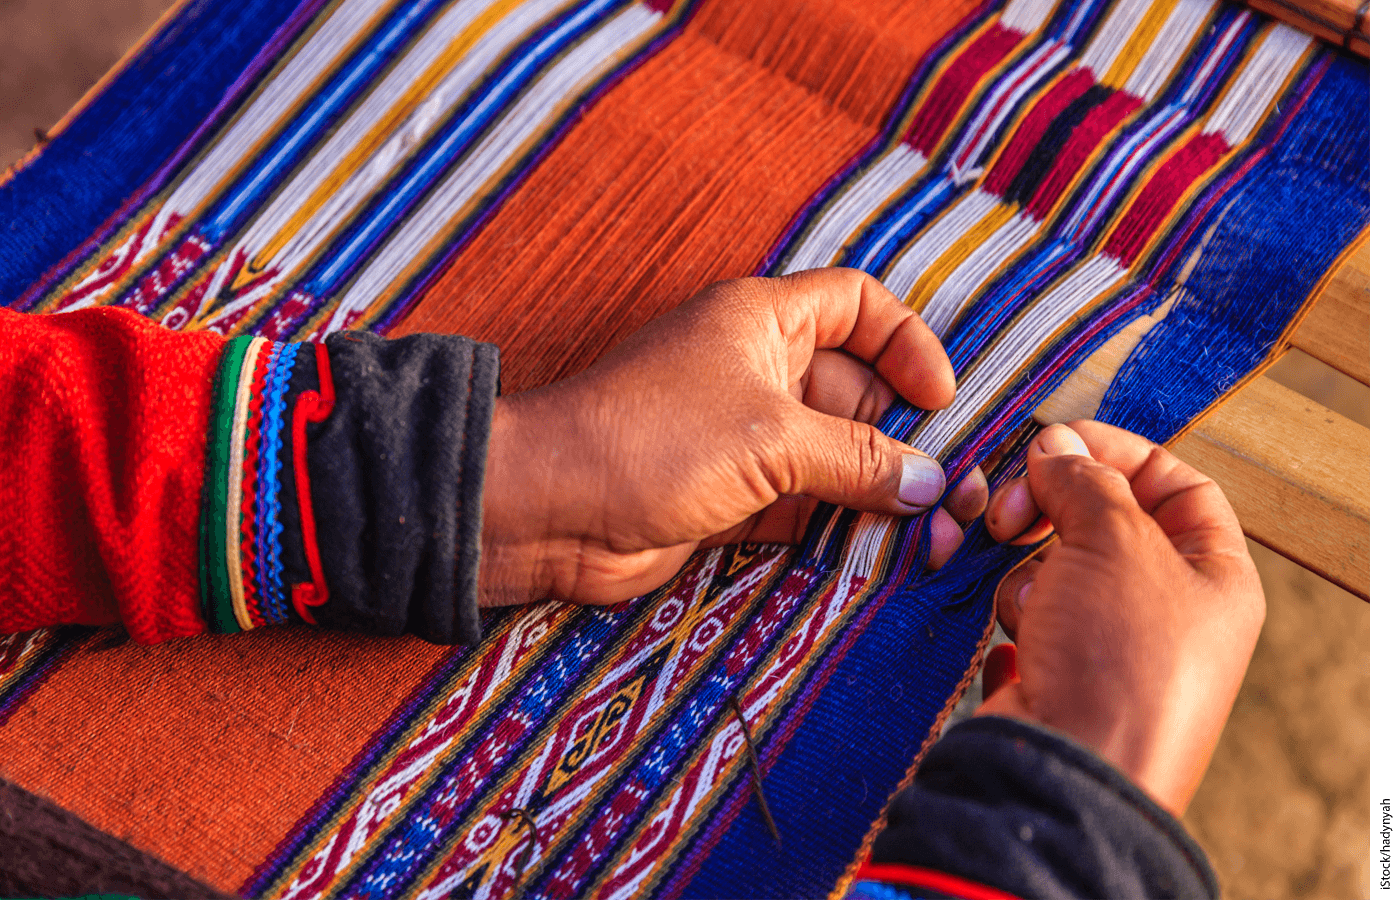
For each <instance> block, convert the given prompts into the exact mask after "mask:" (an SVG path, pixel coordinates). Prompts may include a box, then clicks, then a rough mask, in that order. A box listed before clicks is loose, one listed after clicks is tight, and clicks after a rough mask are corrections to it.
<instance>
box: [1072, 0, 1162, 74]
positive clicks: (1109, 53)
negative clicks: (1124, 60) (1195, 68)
mask: <svg viewBox="0 0 1400 900" xmlns="http://www.w3.org/2000/svg"><path fill="white" fill-rule="evenodd" d="M1151 5H1152V0H1120V2H1119V3H1118V5H1117V6H1115V7H1113V12H1111V13H1109V14H1108V18H1107V19H1105V20H1104V22H1103V24H1102V25H1100V26H1099V30H1098V32H1097V33H1096V34H1095V35H1094V38H1093V40H1091V41H1090V42H1089V47H1088V48H1087V49H1086V50H1085V51H1084V56H1083V57H1081V58H1080V62H1081V63H1083V64H1084V65H1086V66H1088V67H1089V68H1090V69H1092V70H1093V72H1094V80H1096V81H1103V77H1104V75H1106V74H1107V73H1108V70H1109V69H1110V68H1112V66H1113V61H1114V60H1115V59H1117V58H1118V54H1119V53H1121V52H1122V51H1123V47H1124V46H1125V45H1126V44H1127V43H1128V39H1129V38H1131V37H1132V36H1133V32H1134V31H1136V30H1137V27H1138V25H1139V24H1140V23H1141V22H1142V17H1143V16H1145V15H1146V14H1147V10H1148V8H1149V7H1150V6H1151Z"/></svg>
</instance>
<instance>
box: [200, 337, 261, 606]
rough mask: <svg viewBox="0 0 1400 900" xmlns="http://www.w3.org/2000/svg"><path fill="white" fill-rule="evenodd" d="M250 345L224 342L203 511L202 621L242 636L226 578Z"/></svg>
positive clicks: (216, 382) (212, 412) (237, 340)
mask: <svg viewBox="0 0 1400 900" xmlns="http://www.w3.org/2000/svg"><path fill="white" fill-rule="evenodd" d="M252 343H253V339H252V338H251V337H247V336H243V337H236V338H234V339H233V340H231V341H229V342H228V344H226V345H225V346H224V356H223V359H221V360H220V361H219V371H218V374H217V375H216V376H215V379H214V397H213V403H212V408H211V409H210V411H209V445H208V447H207V450H206V453H205V458H206V461H207V465H206V468H205V471H204V496H203V502H202V503H201V504H200V515H199V585H200V609H201V610H202V612H203V613H204V623H205V625H206V626H208V628H209V630H210V631H212V632H214V633H215V634H238V633H239V632H241V631H242V630H243V629H242V628H241V627H240V626H239V624H238V619H237V618H235V617H234V615H233V591H232V589H231V588H230V586H229V581H228V553H227V543H226V536H227V534H228V512H229V511H228V508H227V507H228V477H229V476H228V466H229V441H231V440H232V439H233V435H232V434H231V432H232V431H233V410H234V406H235V405H236V403H237V400H238V376H239V375H240V374H241V373H242V371H243V357H244V356H246V355H247V353H248V347H249V345H251V344H252ZM235 512H236V511H235Z"/></svg>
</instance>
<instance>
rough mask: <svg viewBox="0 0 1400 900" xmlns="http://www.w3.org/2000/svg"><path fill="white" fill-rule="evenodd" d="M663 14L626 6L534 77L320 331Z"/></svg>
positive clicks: (370, 296) (371, 290)
mask: <svg viewBox="0 0 1400 900" xmlns="http://www.w3.org/2000/svg"><path fill="white" fill-rule="evenodd" d="M663 18H664V16H662V14H661V13H659V12H657V11H655V10H653V9H651V8H649V7H646V6H643V5H640V4H638V5H635V6H629V7H627V8H625V9H624V10H622V11H621V12H619V13H618V14H617V15H616V16H614V17H613V18H612V19H611V20H610V21H608V22H607V23H606V24H604V25H603V26H602V27H600V28H598V29H597V30H595V31H594V32H593V34H592V35H590V36H589V37H588V38H587V39H586V40H584V41H583V42H581V43H580V44H578V45H576V46H575V47H574V48H573V49H572V50H571V51H569V53H568V54H567V55H565V56H562V57H560V58H559V59H558V60H557V61H556V62H555V63H554V65H552V66H551V67H550V68H549V69H548V70H547V71H546V72H544V73H543V74H542V75H540V76H539V78H538V79H537V80H536V81H535V83H534V84H533V85H532V86H531V87H530V90H529V92H528V93H527V94H525V95H524V96H523V97H521V98H520V99H519V100H518V101H517V102H516V103H515V105H514V106H512V107H511V109H510V111H509V112H508V113H507V114H506V115H505V116H504V117H503V118H502V119H501V120H500V121H499V122H497V124H496V126H495V127H494V128H492V129H491V131H490V132H489V133H488V134H487V135H486V136H485V138H484V139H483V140H482V141H481V143H480V144H479V145H478V146H477V148H476V149H475V150H474V151H473V152H472V153H471V154H470V155H469V156H467V157H465V158H463V159H462V160H461V161H460V162H458V163H457V165H456V167H455V168H454V169H453V170H452V172H451V174H449V175H448V176H447V178H446V179H445V180H444V181H443V182H442V183H441V184H440V185H439V186H438V187H437V188H436V189H435V190H434V191H433V193H432V194H431V195H430V196H429V197H428V198H427V200H425V201H424V202H423V203H422V204H421V205H420V206H419V208H418V210H417V211H416V212H415V213H414V215H413V217H412V218H411V219H409V220H408V221H407V222H405V223H403V225H402V226H400V227H399V228H398V230H397V231H396V232H395V233H394V236H393V237H392V238H391V239H390V240H389V241H388V242H387V243H386V244H385V245H384V247H383V248H381V250H380V251H379V252H378V253H376V254H375V256H374V259H373V260H372V261H371V262H370V263H369V265H368V266H366V267H365V268H364V269H363V270H362V271H361V272H360V274H359V275H358V276H356V277H355V279H354V281H353V282H352V283H351V284H350V286H349V288H348V289H347V290H346V292H345V295H344V298H343V299H342V301H341V303H340V305H339V306H338V307H337V308H336V311H335V313H334V314H333V315H332V316H331V319H330V321H329V323H328V324H327V326H326V329H325V330H326V331H327V332H330V331H336V330H338V329H340V327H341V326H342V323H344V322H345V321H346V319H347V318H348V317H349V316H350V315H352V314H355V313H361V312H363V311H364V310H366V309H368V308H369V307H370V305H371V304H373V303H374V301H375V300H376V299H378V298H379V297H380V296H381V295H382V294H383V293H384V292H385V290H386V289H388V287H389V286H390V285H391V284H392V283H393V282H394V281H395V280H396V279H397V278H398V277H399V276H400V275H401V274H402V273H403V271H404V269H405V267H406V266H408V265H410V264H411V263H412V262H413V261H414V260H415V259H416V258H417V257H418V256H419V254H421V253H423V252H425V251H426V250H428V249H430V248H431V247H432V246H433V245H434V244H435V243H436V242H437V240H438V237H439V235H441V234H442V233H443V232H444V231H446V230H448V229H450V228H451V227H452V224H453V222H454V219H455V216H456V214H457V213H458V212H460V211H461V210H463V209H466V208H469V207H470V206H471V205H472V203H473V201H474V200H475V199H476V195H477V193H478V192H479V191H480V190H482V189H483V188H484V187H486V186H487V185H488V183H489V182H490V180H491V178H492V177H493V176H494V175H496V174H497V173H498V172H499V171H500V170H501V169H502V168H503V167H505V166H507V165H510V164H511V163H512V162H513V161H514V159H515V157H516V154H517V153H519V152H521V151H522V150H524V149H526V148H527V147H528V145H529V143H530V142H531V140H532V139H533V138H534V137H535V135H536V133H537V132H538V131H539V130H540V129H541V128H543V127H545V126H547V125H549V124H551V123H552V122H553V121H554V119H555V118H556V117H557V116H558V115H559V114H561V113H563V112H564V110H565V109H566V108H567V107H568V105H569V104H570V103H572V102H573V100H574V99H575V98H576V97H577V96H578V95H579V94H580V93H582V92H583V91H584V90H585V89H587V88H588V87H589V86H590V85H592V84H593V82H594V81H595V80H596V79H597V78H599V77H601V76H602V75H604V74H606V72H607V70H608V69H609V68H610V67H611V66H612V65H613V64H614V63H615V62H616V60H617V59H618V58H620V57H622V56H625V55H626V54H628V53H630V52H631V50H632V47H633V45H634V43H635V42H636V41H638V40H639V39H641V38H643V37H645V36H646V35H647V33H648V32H649V31H650V30H652V29H653V28H654V27H655V26H656V25H657V24H658V23H659V22H661V21H662V19H663Z"/></svg>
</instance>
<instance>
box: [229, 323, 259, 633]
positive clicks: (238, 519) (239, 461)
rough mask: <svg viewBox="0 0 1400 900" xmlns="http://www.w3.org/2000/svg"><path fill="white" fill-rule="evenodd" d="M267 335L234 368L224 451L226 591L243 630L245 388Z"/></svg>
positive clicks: (246, 620) (247, 622) (247, 624)
mask: <svg viewBox="0 0 1400 900" xmlns="http://www.w3.org/2000/svg"><path fill="white" fill-rule="evenodd" d="M266 343H267V338H254V339H253V341H252V343H250V344H249V345H248V350H247V352H246V353H245V354H244V355H243V368H241V369H239V371H238V393H237V395H236V399H235V400H234V407H233V428H232V429H230V431H229V454H228V460H229V461H228V507H227V510H228V512H227V514H226V515H225V517H224V519H225V523H226V540H227V546H226V549H225V552H224V559H225V560H226V561H227V563H228V584H229V593H230V594H231V595H232V597H233V617H234V618H235V619H237V620H238V627H239V628H242V629H243V630H244V631H251V630H252V629H253V620H252V618H251V617H250V616H249V615H248V604H247V602H246V600H245V598H244V596H243V558H242V555H243V549H242V541H241V537H242V532H241V530H240V527H239V526H241V525H242V518H243V514H242V509H243V448H244V445H245V443H246V438H247V431H248V389H249V388H250V387H251V385H252V383H253V369H254V368H255V367H256V364H257V359H258V352H259V351H260V350H261V349H262V345H263V344H266Z"/></svg>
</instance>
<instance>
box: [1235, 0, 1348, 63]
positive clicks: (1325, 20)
mask: <svg viewBox="0 0 1400 900" xmlns="http://www.w3.org/2000/svg"><path fill="white" fill-rule="evenodd" d="M1247 3H1248V5H1249V6H1251V7H1253V8H1254V9H1257V10H1259V11H1260V12H1262V13H1266V14H1268V15H1270V16H1273V17H1274V18H1276V19H1278V20H1279V21H1280V22H1285V23H1287V24H1289V25H1292V26H1293V27H1295V28H1298V29H1300V30H1302V31H1306V32H1308V33H1309V34H1312V35H1315V36H1317V37H1320V38H1322V39H1323V40H1326V41H1330V42H1331V43H1333V44H1337V45H1339V46H1341V47H1343V48H1344V49H1347V50H1350V51H1351V52H1352V53H1355V54H1357V55H1358V56H1364V57H1366V58H1367V59H1370V58H1371V13H1370V6H1371V4H1370V3H1369V2H1368V0H1247Z"/></svg>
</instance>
